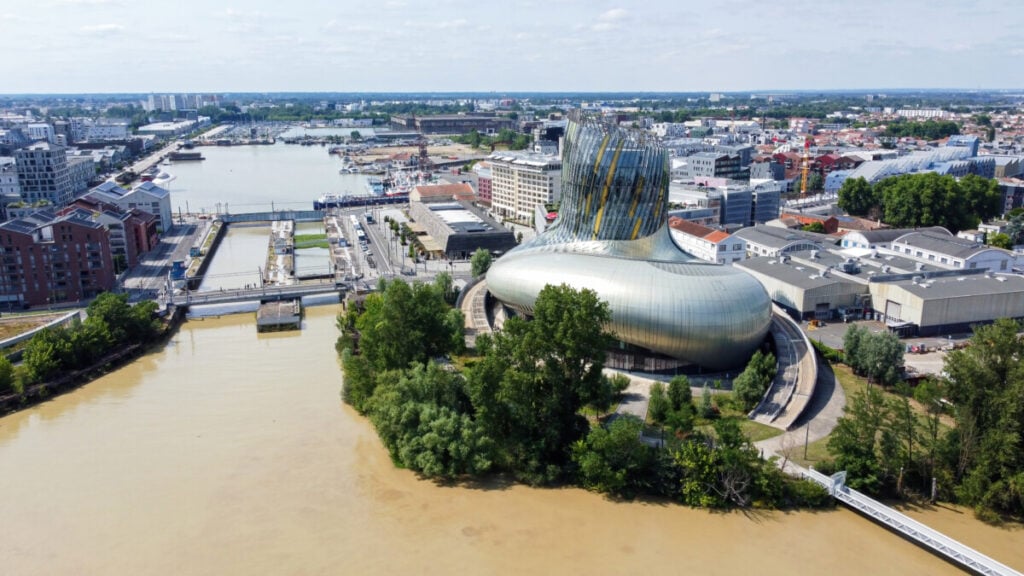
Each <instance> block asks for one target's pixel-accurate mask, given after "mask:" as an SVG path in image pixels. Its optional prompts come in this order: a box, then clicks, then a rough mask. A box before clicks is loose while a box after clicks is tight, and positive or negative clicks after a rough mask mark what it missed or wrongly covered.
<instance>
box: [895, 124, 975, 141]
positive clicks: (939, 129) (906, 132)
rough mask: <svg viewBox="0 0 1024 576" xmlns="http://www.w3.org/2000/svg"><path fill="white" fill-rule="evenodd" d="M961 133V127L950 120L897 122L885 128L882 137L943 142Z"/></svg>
mask: <svg viewBox="0 0 1024 576" xmlns="http://www.w3.org/2000/svg"><path fill="white" fill-rule="evenodd" d="M959 133H960V125H959V124H957V123H956V122H952V121H949V120H925V121H924V122H910V121H907V120H897V121H895V122H892V123H891V124H889V125H888V126H886V127H885V131H884V132H882V136H886V137H889V138H903V137H906V136H912V137H914V138H924V139H925V140H941V139H943V138H947V137H949V136H952V135H954V134H959Z"/></svg>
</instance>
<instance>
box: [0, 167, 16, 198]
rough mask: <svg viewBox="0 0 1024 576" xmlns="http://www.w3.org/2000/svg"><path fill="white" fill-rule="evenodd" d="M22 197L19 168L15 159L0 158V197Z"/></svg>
mask: <svg viewBox="0 0 1024 576" xmlns="http://www.w3.org/2000/svg"><path fill="white" fill-rule="evenodd" d="M11 196H21V185H20V184H18V166H17V164H15V163H14V159H13V158H0V197H11Z"/></svg>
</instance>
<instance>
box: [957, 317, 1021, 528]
mask: <svg viewBox="0 0 1024 576" xmlns="http://www.w3.org/2000/svg"><path fill="white" fill-rule="evenodd" d="M1020 330H1021V326H1020V324H1018V323H1017V322H1015V321H1013V320H1008V319H1001V320H997V321H996V322H995V323H994V324H992V325H989V326H979V327H977V328H975V330H974V335H973V336H972V337H971V345H970V346H968V347H967V348H965V349H963V350H955V351H953V352H950V353H949V354H948V355H947V356H946V360H945V373H946V374H948V380H947V383H946V392H947V397H948V399H949V401H950V402H952V404H953V413H954V416H955V418H956V423H957V428H956V430H955V432H954V433H953V434H951V435H950V436H949V438H948V441H949V443H950V444H951V448H952V450H951V451H950V452H952V454H951V456H952V457H953V459H952V461H948V464H949V465H951V466H952V468H953V475H954V479H955V480H957V481H959V486H958V487H957V489H956V494H957V497H958V498H960V500H961V501H962V502H964V503H965V504H967V505H970V506H974V507H975V510H976V511H977V512H979V513H980V514H982V515H983V516H991V515H995V514H1009V515H1016V516H1020V515H1021V514H1024V436H1022V434H1021V431H1022V430H1024V364H1022V362H1021V360H1022V359H1024V342H1022V341H1021V339H1020V338H1019V337H1018V332H1019V331H1020Z"/></svg>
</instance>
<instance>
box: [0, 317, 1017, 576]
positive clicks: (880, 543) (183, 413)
mask: <svg viewBox="0 0 1024 576" xmlns="http://www.w3.org/2000/svg"><path fill="white" fill-rule="evenodd" d="M338 310H339V308H338V307H317V308H311V309H310V310H309V311H308V314H307V317H306V319H304V320H303V330H302V331H301V332H289V333H275V334H262V335H260V334H257V333H256V331H255V330H254V326H253V322H252V319H251V317H247V316H241V315H235V316H224V317H221V318H208V319H205V320H199V321H193V320H190V321H186V322H185V323H183V324H182V325H181V327H180V328H179V329H178V330H177V331H176V332H175V333H174V334H173V336H172V337H171V338H170V339H169V340H168V341H167V343H166V344H165V345H164V346H163V347H162V348H160V349H158V350H154V351H153V352H152V353H150V354H145V355H143V356H140V357H138V358H137V359H136V360H134V361H133V362H130V363H128V364H127V365H125V366H123V367H122V368H120V369H118V370H116V371H113V372H111V373H109V374H106V375H104V376H102V377H100V378H98V379H97V380H96V381H94V382H93V383H91V384H90V385H89V386H83V387H79V388H77V389H75V390H73V391H71V392H69V393H67V394H63V395H61V396H59V397H56V398H53V399H52V400H51V401H49V402H44V403H41V404H38V405H36V406H34V407H32V408H30V409H28V410H23V411H21V412H18V413H16V414H12V415H9V416H6V417H3V418H0V478H4V486H5V489H4V491H3V492H2V494H0V518H3V519H4V526H5V531H6V534H7V535H6V536H5V537H4V538H3V539H0V563H2V565H3V566H4V571H5V572H7V573H11V574H71V573H90V574H106V575H120V574H131V575H140V574H142V575H144V574H166V573H167V572H171V571H173V572H174V573H176V574H257V573H259V574H273V573H300V574H338V573H353V574H395V573H403V572H404V573H415V574H451V573H466V572H469V573H479V574H511V573H523V572H527V573H530V572H537V573H556V572H566V573H581V572H589V573H594V574H617V573H626V572H629V573H637V572H643V571H657V572H664V571H666V570H668V571H672V572H694V573H699V574H736V573H741V572H750V571H756V572H757V573H759V574H769V575H774V574H780V575H781V574H792V573H793V572H796V571H798V570H804V569H807V567H809V566H813V567H814V570H817V571H823V572H826V573H833V574H836V575H846V574H862V573H870V574H899V575H903V574H908V573H925V574H961V572H960V571H959V570H958V569H957V568H956V567H954V566H952V565H950V564H947V563H946V562H944V561H943V560H941V559H939V558H937V557H935V556H933V555H931V554H929V553H928V552H926V551H924V550H922V549H920V548H917V547H916V546H914V545H912V544H910V543H908V542H906V541H904V540H902V539H900V538H898V537H896V536H894V535H892V534H890V533H889V532H887V531H885V530H883V529H881V528H879V527H878V526H876V525H874V524H872V523H871V522H869V521H868V520H865V519H863V518H861V517H859V516H857V515H856V514H854V513H852V512H849V511H847V510H842V509H839V510H834V511H829V512H791V513H784V512H759V513H753V514H745V513H742V512H730V513H718V512H708V511H704V510H697V509H691V508H685V507H681V506H665V505H661V504H659V503H656V502H628V503H626V502H613V501H610V500H607V499H605V498H602V497H601V496H599V495H596V494H593V493H590V492H586V491H583V490H579V489H548V490H542V489H533V488H529V487H525V486H509V485H504V484H500V483H492V484H484V485H478V486H475V487H465V486H455V487H453V486H440V485H437V484H435V483H433V482H429V481H423V480H421V479H419V478H417V477H416V476H415V475H414V474H412V473H411V472H408V471H406V470H398V469H395V468H394V465H393V464H392V462H391V460H390V458H389V457H388V455H387V452H386V451H385V450H384V448H383V447H382V446H381V443H380V442H379V440H378V439H377V437H376V433H375V432H374V431H373V429H372V426H371V425H370V424H369V423H368V422H366V421H365V420H364V419H363V418H362V417H360V416H358V415H357V414H356V413H355V412H354V411H353V410H351V409H349V408H347V407H345V406H343V405H342V403H341V400H340V398H339V397H338V388H339V386H340V383H341V371H340V368H339V366H338V362H337V360H336V355H335V352H334V348H333V346H334V341H335V339H336V336H337V329H336V328H335V315H336V314H337V312H338ZM924 514H925V515H926V517H925V518H923V519H922V520H923V521H925V522H929V520H928V518H927V514H929V512H927V511H925V512H924ZM968 525H969V526H971V528H970V529H967V530H964V531H963V532H959V533H953V534H954V535H955V536H956V537H957V538H959V539H961V540H962V541H964V542H965V543H967V544H968V545H970V546H973V547H975V548H977V549H979V550H981V551H983V552H985V553H986V554H990V555H991V556H993V557H995V558H997V559H999V560H1001V561H1003V562H1005V563H1007V564H1010V565H1011V566H1014V567H1015V568H1017V569H1018V570H1019V569H1024V560H1022V559H1021V558H1020V552H1019V546H1018V544H1019V533H1009V534H1007V535H1003V533H1001V532H999V531H998V529H995V528H991V527H988V526H985V525H983V524H981V523H980V522H976V523H974V524H970V523H968ZM951 533H952V531H951Z"/></svg>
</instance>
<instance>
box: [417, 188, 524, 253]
mask: <svg viewBox="0 0 1024 576" xmlns="http://www.w3.org/2000/svg"><path fill="white" fill-rule="evenodd" d="M409 216H410V218H411V219H412V222H410V223H409V224H408V226H409V228H410V229H412V231H413V232H414V233H415V234H416V235H417V238H418V240H419V242H420V244H421V245H422V246H423V249H424V251H426V252H427V254H428V255H430V257H433V258H447V259H449V260H466V259H468V258H469V257H470V256H472V254H473V252H475V251H476V250H478V249H481V248H483V249H486V250H489V251H490V252H491V253H492V254H496V255H500V254H504V253H505V252H508V251H509V250H511V249H512V248H515V246H516V239H515V236H514V235H513V234H512V231H511V230H509V229H507V228H505V227H504V226H502V225H501V224H500V223H498V222H496V221H495V220H494V219H493V218H491V217H489V216H487V214H485V213H484V212H482V211H480V210H478V209H476V208H475V207H473V206H472V205H471V204H470V203H468V202H465V201H462V202H456V201H452V200H451V199H450V198H449V199H448V201H446V202H415V201H414V202H410V203H409Z"/></svg>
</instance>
